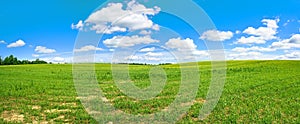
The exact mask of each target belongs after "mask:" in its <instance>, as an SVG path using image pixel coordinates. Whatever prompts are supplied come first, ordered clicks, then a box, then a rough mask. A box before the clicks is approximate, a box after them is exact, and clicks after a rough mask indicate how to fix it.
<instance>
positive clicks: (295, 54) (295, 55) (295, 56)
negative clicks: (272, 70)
mask: <svg viewBox="0 0 300 124" xmlns="http://www.w3.org/2000/svg"><path fill="white" fill-rule="evenodd" d="M275 59H281V60H300V51H292V52H289V53H286V54H285V55H280V56H277V57H276V58H275Z"/></svg>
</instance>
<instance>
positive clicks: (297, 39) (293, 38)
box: [289, 34, 300, 44]
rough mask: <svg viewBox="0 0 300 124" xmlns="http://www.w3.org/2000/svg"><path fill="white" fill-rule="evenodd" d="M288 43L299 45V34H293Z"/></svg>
mask: <svg viewBox="0 0 300 124" xmlns="http://www.w3.org/2000/svg"><path fill="white" fill-rule="evenodd" d="M289 43H296V44H300V34H294V35H293V36H292V37H291V38H290V39H289Z"/></svg>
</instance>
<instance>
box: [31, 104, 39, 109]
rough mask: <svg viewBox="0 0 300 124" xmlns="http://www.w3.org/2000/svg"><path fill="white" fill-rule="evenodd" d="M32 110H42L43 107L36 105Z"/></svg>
mask: <svg viewBox="0 0 300 124" xmlns="http://www.w3.org/2000/svg"><path fill="white" fill-rule="evenodd" d="M31 109H33V110H40V109H41V106H38V105H34V106H32V107H31Z"/></svg>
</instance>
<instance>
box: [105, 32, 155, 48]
mask: <svg viewBox="0 0 300 124" xmlns="http://www.w3.org/2000/svg"><path fill="white" fill-rule="evenodd" d="M157 42H159V41H158V40H155V39H152V38H151V37H150V36H142V37H140V36H137V35H134V36H114V37H113V38H111V39H106V40H104V41H103V43H104V44H105V45H106V46H107V47H113V48H117V47H123V48H124V47H132V46H135V45H138V44H150V43H157Z"/></svg>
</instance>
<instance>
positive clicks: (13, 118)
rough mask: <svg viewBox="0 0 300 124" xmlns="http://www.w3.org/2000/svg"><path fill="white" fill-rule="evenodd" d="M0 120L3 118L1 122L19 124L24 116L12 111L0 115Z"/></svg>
mask: <svg viewBox="0 0 300 124" xmlns="http://www.w3.org/2000/svg"><path fill="white" fill-rule="evenodd" d="M1 118H3V120H4V121H7V122H19V123H20V122H23V121H24V115H23V114H19V113H17V112H14V111H4V112H3V113H2V114H1Z"/></svg>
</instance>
